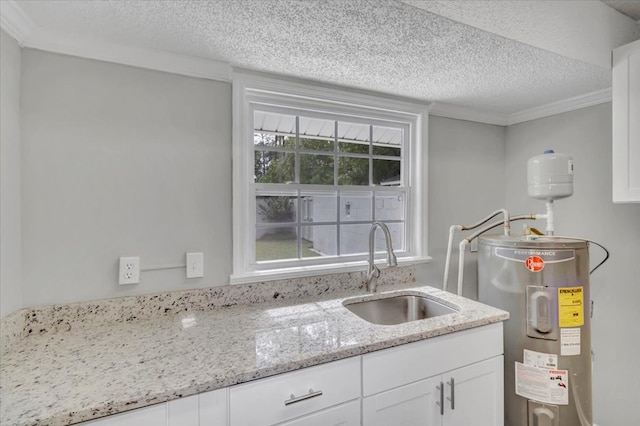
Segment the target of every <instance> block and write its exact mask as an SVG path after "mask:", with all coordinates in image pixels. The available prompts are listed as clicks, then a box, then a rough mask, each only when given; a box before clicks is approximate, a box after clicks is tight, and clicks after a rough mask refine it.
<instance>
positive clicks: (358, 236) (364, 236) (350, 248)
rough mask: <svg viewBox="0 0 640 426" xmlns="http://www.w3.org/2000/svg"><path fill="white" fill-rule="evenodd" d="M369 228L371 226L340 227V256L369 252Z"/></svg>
mask: <svg viewBox="0 0 640 426" xmlns="http://www.w3.org/2000/svg"><path fill="white" fill-rule="evenodd" d="M369 228H371V225H368V224H365V225H340V254H362V253H368V252H369Z"/></svg>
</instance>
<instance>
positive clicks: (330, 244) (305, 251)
mask: <svg viewBox="0 0 640 426" xmlns="http://www.w3.org/2000/svg"><path fill="white" fill-rule="evenodd" d="M301 236H302V257H318V256H335V255H337V254H338V245H337V239H338V238H337V235H336V226H335V225H320V226H303V227H302V228H301Z"/></svg>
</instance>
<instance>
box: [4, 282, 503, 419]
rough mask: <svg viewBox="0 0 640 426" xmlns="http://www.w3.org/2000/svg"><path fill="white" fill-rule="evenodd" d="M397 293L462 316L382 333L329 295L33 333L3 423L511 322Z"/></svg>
mask: <svg viewBox="0 0 640 426" xmlns="http://www.w3.org/2000/svg"><path fill="white" fill-rule="evenodd" d="M382 290H384V289H382ZM397 291H401V292H404V293H409V294H410V293H412V292H423V293H427V294H429V295H430V296H431V297H437V298H441V299H443V300H444V301H446V304H448V305H449V306H452V307H456V308H458V309H459V312H458V313H455V314H449V315H444V316H440V317H435V318H430V319H426V320H420V321H414V322H409V323H405V324H400V325H395V326H380V325H374V324H371V323H368V322H366V321H364V320H363V319H361V318H359V317H357V316H356V315H355V314H353V313H351V312H350V311H348V310H347V309H346V308H344V307H343V306H342V302H343V301H344V300H345V298H349V296H348V295H347V294H339V295H337V294H332V295H330V296H325V297H324V299H322V298H318V297H315V298H313V299H309V298H307V299H299V300H286V301H279V302H271V303H260V304H254V305H248V306H232V307H217V308H214V309H210V310H202V311H186V312H182V313H175V314H172V315H163V316H157V317H153V318H143V319H140V320H137V321H133V322H120V323H102V324H99V323H98V324H94V325H92V326H91V327H78V328H71V329H70V330H69V331H64V332H54V333H45V334H41V335H30V336H28V337H26V338H23V339H21V340H19V341H17V342H15V343H13V344H12V345H11V346H10V347H7V348H5V349H4V350H3V352H2V356H1V359H0V378H1V385H0V401H1V404H0V405H1V406H0V424H2V425H45V424H46V425H52V426H55V425H67V424H73V423H77V422H81V421H84V420H90V419H94V418H98V417H102V416H105V415H109V414H115V413H118V412H121V411H126V410H131V409H134V408H139V407H143V406H147V405H151V404H155V403H160V402H165V401H169V400H172V399H176V398H179V397H183V396H189V395H194V394H198V393H201V392H206V391H211V390H214V389H218V388H222V387H226V386H231V385H234V384H238V383H243V382H246V381H249V380H254V379H259V378H263V377H267V376H271V375H274V374H278V373H283V372H287V371H292V370H297V369H299V368H304V367H309V366H313V365H316V364H320V363H324V362H330V361H335V360H338V359H342V358H347V357H351V356H355V355H360V354H364V353H367V352H371V351H375V350H379V349H384V348H389V347H392V346H397V345H401V344H404V343H409V342H413V341H417V340H422V339H427V338H430V337H435V336H439V335H443V334H448V333H452V332H455V331H460V330H464V329H468V328H473V327H478V326H482V325H486V324H491V323H495V322H499V321H504V320H506V319H507V318H508V313H506V312H504V311H501V310H499V309H495V308H492V307H489V306H486V305H483V304H480V303H477V302H474V301H471V300H469V299H465V298H461V297H458V296H456V295H454V294H451V293H447V292H443V291H441V290H438V289H435V288H433V287H420V285H419V284H415V283H413V287H411V288H407V289H403V290H397ZM385 293H386V291H382V292H381V293H378V296H376V297H384V295H385ZM354 294H359V296H357V295H356V296H353V295H354ZM351 297H360V298H361V297H363V292H362V291H361V290H358V291H355V290H354V292H351Z"/></svg>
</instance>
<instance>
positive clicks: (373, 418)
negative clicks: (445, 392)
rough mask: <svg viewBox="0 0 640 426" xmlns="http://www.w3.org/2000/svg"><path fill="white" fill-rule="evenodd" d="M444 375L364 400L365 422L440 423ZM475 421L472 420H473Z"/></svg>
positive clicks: (382, 425)
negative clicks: (439, 388)
mask: <svg viewBox="0 0 640 426" xmlns="http://www.w3.org/2000/svg"><path fill="white" fill-rule="evenodd" d="M440 383H441V382H440V377H439V376H438V377H432V378H429V379H424V380H420V381H419V382H416V383H412V384H410V385H406V386H402V387H399V388H396V389H392V390H390V391H386V392H382V393H379V394H376V395H373V396H370V397H367V398H364V399H363V400H362V424H363V425H364V426H390V425H398V426H436V425H441V424H442V414H441V411H440V410H441V408H440V406H439V405H438V404H440V391H439V390H438V387H439V386H440ZM470 424H471V423H470Z"/></svg>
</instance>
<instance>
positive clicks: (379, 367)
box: [362, 322, 504, 396]
mask: <svg viewBox="0 0 640 426" xmlns="http://www.w3.org/2000/svg"><path fill="white" fill-rule="evenodd" d="M503 352H504V350H503V346H502V323H501V322H500V323H496V324H491V325H487V326H483V327H478V328H472V329H469V330H464V331H460V332H457V333H451V334H447V335H444V336H440V337H434V338H431V339H426V340H421V341H418V342H414V343H408V344H406V345H400V346H396V347H394V348H390V349H385V350H383V351H377V352H372V353H370V354H366V355H364V356H363V357H362V374H363V380H362V382H363V393H364V396H369V395H373V394H376V393H378V392H383V391H386V390H389V389H393V388H396V387H398V386H404V385H406V384H408V383H413V382H415V381H418V380H422V379H426V378H428V377H432V376H435V375H438V374H440V373H442V372H445V371H449V370H453V369H456V368H460V367H464V366H465V365H469V364H473V363H475V362H478V361H482V360H485V359H489V358H492V357H495V356H498V355H502V353H503Z"/></svg>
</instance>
